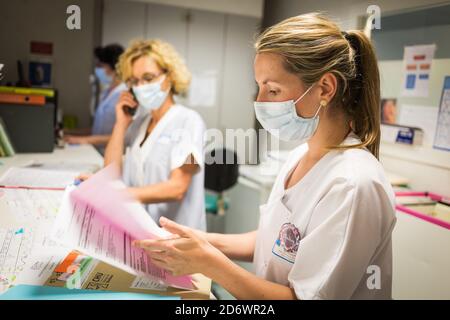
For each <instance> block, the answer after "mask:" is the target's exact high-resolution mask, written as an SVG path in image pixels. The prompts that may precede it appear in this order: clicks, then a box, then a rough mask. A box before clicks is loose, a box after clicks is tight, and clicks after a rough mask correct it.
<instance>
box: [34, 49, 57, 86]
mask: <svg viewBox="0 0 450 320" xmlns="http://www.w3.org/2000/svg"><path fill="white" fill-rule="evenodd" d="M52 55H53V43H52V42H43V41H31V42H30V61H29V63H28V78H29V80H30V83H31V85H32V86H34V87H50V86H52V64H53V61H52V60H53V59H52Z"/></svg>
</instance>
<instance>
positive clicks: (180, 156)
mask: <svg viewBox="0 0 450 320" xmlns="http://www.w3.org/2000/svg"><path fill="white" fill-rule="evenodd" d="M205 130H206V127H205V124H204V122H203V120H202V118H201V117H200V116H199V115H198V114H196V113H193V114H192V115H191V116H190V117H188V118H187V119H186V120H185V121H184V123H183V126H182V128H180V129H178V130H176V132H174V140H175V141H176V142H175V143H174V145H173V147H172V150H171V154H170V170H174V169H176V168H179V167H181V166H183V165H184V164H185V163H186V160H187V159H188V157H189V156H190V155H192V156H193V158H194V160H195V163H197V164H198V165H199V166H200V168H203V166H204V154H203V152H204V134H205Z"/></svg>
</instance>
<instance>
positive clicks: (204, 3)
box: [128, 0, 264, 18]
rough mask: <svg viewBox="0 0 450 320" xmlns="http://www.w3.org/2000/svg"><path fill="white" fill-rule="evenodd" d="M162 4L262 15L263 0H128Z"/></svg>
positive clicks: (257, 16) (245, 14)
mask: <svg viewBox="0 0 450 320" xmlns="http://www.w3.org/2000/svg"><path fill="white" fill-rule="evenodd" d="M128 1H140V2H148V3H157V4H164V5H168V6H176V7H182V8H191V9H200V10H208V11H214V12H222V13H231V14H237V15H244V16H250V17H255V18H261V17H262V11H263V3H264V0H128Z"/></svg>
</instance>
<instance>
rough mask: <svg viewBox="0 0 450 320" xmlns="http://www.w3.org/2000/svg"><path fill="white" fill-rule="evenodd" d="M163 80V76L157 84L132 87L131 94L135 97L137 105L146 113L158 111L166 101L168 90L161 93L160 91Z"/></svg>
mask: <svg viewBox="0 0 450 320" xmlns="http://www.w3.org/2000/svg"><path fill="white" fill-rule="evenodd" d="M164 79H165V76H164V77H163V78H162V79H161V80H159V81H158V82H155V83H149V84H143V85H140V86H134V87H133V93H134V95H135V96H136V99H137V101H138V102H139V105H140V106H142V107H143V108H144V109H145V110H146V111H147V112H148V111H150V110H155V109H158V108H159V107H161V105H162V104H163V102H164V101H165V100H166V98H167V95H168V94H169V90H167V91H163V90H162V89H161V84H162V83H163V81H164Z"/></svg>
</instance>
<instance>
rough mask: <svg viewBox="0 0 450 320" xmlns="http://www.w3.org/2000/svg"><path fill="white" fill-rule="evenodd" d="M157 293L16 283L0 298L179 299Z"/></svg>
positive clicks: (178, 298)
mask: <svg viewBox="0 0 450 320" xmlns="http://www.w3.org/2000/svg"><path fill="white" fill-rule="evenodd" d="M180 299H181V297H177V296H161V295H157V294H146V293H134V292H133V293H132V292H112V291H97V290H83V289H67V288H62V287H50V286H30V285H17V286H14V287H11V288H10V289H9V290H8V291H6V292H5V293H3V294H0V300H180Z"/></svg>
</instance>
